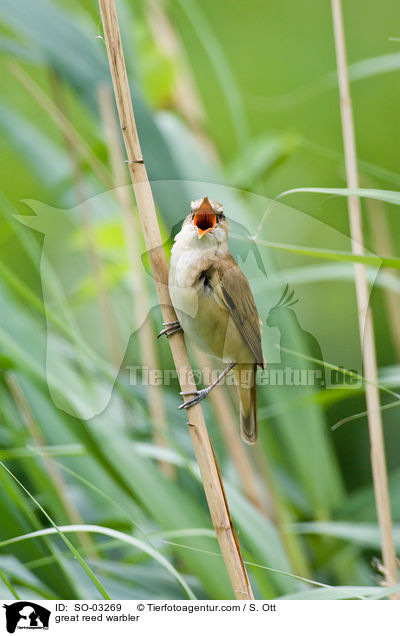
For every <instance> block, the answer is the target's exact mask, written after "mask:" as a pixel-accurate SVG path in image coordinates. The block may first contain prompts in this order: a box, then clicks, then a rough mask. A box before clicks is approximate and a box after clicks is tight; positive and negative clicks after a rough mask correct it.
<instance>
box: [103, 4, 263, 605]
mask: <svg viewBox="0 0 400 636" xmlns="http://www.w3.org/2000/svg"><path fill="white" fill-rule="evenodd" d="M99 5H100V12H101V18H102V23H103V30H104V39H105V42H106V47H107V54H108V61H109V65H110V71H111V76H112V80H113V86H114V93H115V99H116V103H117V107H118V114H119V119H120V124H121V129H122V134H123V137H124V142H125V147H126V152H127V156H128V166H129V172H130V176H131V180H132V185H133V189H134V191H135V197H136V202H137V206H138V210H139V216H140V220H141V223H142V227H143V233H144V238H145V242H146V247H147V250H148V251H149V255H150V262H151V267H152V270H153V275H154V281H155V284H156V289H157V294H158V298H159V302H160V305H161V308H162V313H163V317H164V320H165V321H166V322H168V321H172V320H176V314H175V311H174V309H173V307H172V305H171V300H170V297H169V292H168V266H167V260H166V257H165V252H164V250H163V247H162V240H161V235H160V228H159V226H158V221H157V215H156V210H155V205H154V200H153V195H152V191H151V187H150V183H149V180H148V176H147V171H146V167H145V164H144V161H143V156H142V151H141V148H140V142H139V138H138V133H137V129H136V124H135V119H134V113H133V107H132V101H131V97H130V91H129V84H128V78H127V73H126V66H125V60H124V55H123V51H122V43H121V37H120V31H119V25H118V18H117V14H116V9H115V3H114V0H99ZM169 342H170V346H171V351H172V355H173V358H174V362H175V366H176V369H177V372H178V377H179V382H180V385H181V388H182V390H183V391H190V378H191V375H192V374H193V372H192V369H191V367H190V362H189V357H188V354H187V351H186V347H185V341H184V339H183V336H182V334H181V333H176V334H174V335H173V336H172V337H171V338H170V340H169ZM188 419H189V430H190V434H191V437H192V442H193V446H194V450H195V454H196V457H197V461H198V464H199V468H200V473H201V478H202V481H203V486H204V490H205V494H206V497H207V502H208V506H209V509H210V514H211V518H212V521H213V524H214V528H215V532H216V535H217V539H218V542H219V545H220V548H221V553H222V556H223V559H224V562H225V566H226V569H227V572H228V575H229V578H230V581H231V584H232V587H233V591H234V594H235V597H236V598H238V599H251V598H253V593H252V590H251V586H250V582H249V578H248V575H247V572H246V568H245V566H244V563H243V559H242V555H241V553H240V548H239V542H238V539H237V537H236V534H235V531H234V528H233V525H232V520H231V517H230V513H229V509H228V505H227V501H226V496H225V491H224V487H223V483H222V480H221V476H220V473H219V469H218V465H217V462H216V459H215V456H214V453H213V449H212V446H211V442H210V438H209V435H208V432H207V427H206V423H205V421H204V417H203V411H202V408H201V405H200V404H197V405H195V406H193V407H192V408H190V409H189V411H188Z"/></svg>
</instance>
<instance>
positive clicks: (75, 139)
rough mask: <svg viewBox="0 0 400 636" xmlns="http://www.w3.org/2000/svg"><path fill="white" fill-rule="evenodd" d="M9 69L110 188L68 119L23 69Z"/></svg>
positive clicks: (101, 168)
mask: <svg viewBox="0 0 400 636" xmlns="http://www.w3.org/2000/svg"><path fill="white" fill-rule="evenodd" d="M9 68H10V71H11V72H12V74H13V75H14V77H15V78H16V79H17V80H18V81H19V82H20V83H21V84H22V86H24V87H25V88H26V89H27V91H29V93H30V94H31V95H32V97H33V98H34V99H35V100H36V101H37V103H38V104H40V106H41V107H42V108H43V109H44V110H45V111H46V113H48V115H49V117H50V118H51V119H52V121H53V122H54V123H55V124H56V125H57V126H58V127H59V128H60V129H61V130H62V132H63V134H64V135H65V136H66V137H67V139H68V140H69V142H70V144H71V146H72V147H73V148H75V150H76V151H77V153H78V154H79V155H80V156H81V157H82V158H83V159H85V160H86V161H87V162H88V164H90V166H91V168H92V170H93V172H94V174H95V175H96V176H97V178H98V179H99V180H100V181H101V182H102V183H104V184H106V186H107V187H108V188H112V180H111V176H110V174H109V173H108V171H107V170H105V168H104V166H103V164H102V162H101V161H100V159H98V157H97V156H96V154H95V153H94V152H93V150H92V149H91V147H90V146H89V144H88V143H87V142H86V141H85V140H84V139H83V138H82V137H81V135H80V134H79V132H78V131H77V130H76V129H75V128H74V127H73V126H72V124H71V122H70V121H68V118H67V117H66V116H65V115H64V113H62V112H61V111H60V109H59V108H57V106H56V105H55V104H54V102H53V101H52V100H51V99H50V98H49V97H48V95H46V93H45V92H44V91H43V90H42V89H41V88H40V86H39V85H38V84H37V83H36V82H35V81H34V80H33V79H32V78H31V77H30V76H29V75H28V73H26V72H25V71H24V70H23V68H22V67H21V66H20V65H19V64H17V63H16V62H14V61H11V62H9Z"/></svg>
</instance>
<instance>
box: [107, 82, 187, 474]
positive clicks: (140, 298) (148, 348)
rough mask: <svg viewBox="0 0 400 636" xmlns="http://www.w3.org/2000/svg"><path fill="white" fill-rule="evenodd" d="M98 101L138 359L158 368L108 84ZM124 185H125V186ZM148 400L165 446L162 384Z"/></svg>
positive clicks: (166, 466) (169, 467) (151, 389)
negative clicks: (125, 259) (119, 216)
mask: <svg viewBox="0 0 400 636" xmlns="http://www.w3.org/2000/svg"><path fill="white" fill-rule="evenodd" d="M98 96H99V105H100V113H101V118H102V121H103V126H104V130H105V134H106V141H107V147H108V151H109V155H110V160H111V172H112V175H113V179H114V182H115V187H116V190H115V191H114V192H115V196H116V198H117V200H118V202H119V205H120V207H121V210H122V215H123V223H124V228H125V232H124V234H125V243H126V247H127V252H128V259H129V265H130V274H131V282H132V297H133V298H134V299H135V300H134V303H133V311H134V314H135V324H136V325H138V326H139V329H138V333H137V335H138V340H139V349H140V357H141V360H142V361H143V362H144V363H145V364H146V365H147V366H148V368H149V369H158V368H159V362H158V356H157V352H156V346H155V341H154V333H153V329H152V323H151V319H150V314H149V312H150V309H151V304H150V300H149V292H148V289H147V285H146V281H145V279H144V270H143V266H142V262H141V259H140V243H139V240H138V239H139V237H140V234H141V232H140V228H139V226H138V223H137V220H136V214H135V210H134V206H133V205H132V203H133V201H132V191H131V190H130V188H129V189H128V186H127V185H125V181H126V178H127V173H126V167H125V163H124V161H125V160H124V154H123V149H122V146H121V143H120V132H119V127H118V123H117V120H116V117H115V114H114V100H113V95H112V91H111V88H110V86H109V85H108V84H102V85H100V87H99V92H98ZM124 186H125V187H124ZM147 389H148V390H147V401H148V404H149V410H150V418H151V421H152V423H153V426H154V442H155V444H157V445H159V446H164V447H166V446H168V441H167V438H166V435H165V434H166V431H167V430H168V426H167V418H166V413H165V408H164V400H163V396H162V387H161V386H160V385H158V384H157V385H154V384H152V383H150V384H149V386H148V387H147ZM159 466H160V470H161V471H162V472H163V473H164V475H165V476H166V477H169V478H172V477H174V475H175V470H174V466H173V464H171V463H170V462H165V461H160V462H159Z"/></svg>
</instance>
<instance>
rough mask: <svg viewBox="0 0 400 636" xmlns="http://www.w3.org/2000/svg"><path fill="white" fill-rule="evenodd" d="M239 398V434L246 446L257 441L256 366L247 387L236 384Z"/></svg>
mask: <svg viewBox="0 0 400 636" xmlns="http://www.w3.org/2000/svg"><path fill="white" fill-rule="evenodd" d="M238 392H239V398H240V434H241V436H242V439H243V441H244V442H246V444H255V442H256V441H257V433H258V422H257V385H256V366H254V368H253V370H252V372H251V374H250V378H249V383H248V384H247V386H243V385H242V384H238Z"/></svg>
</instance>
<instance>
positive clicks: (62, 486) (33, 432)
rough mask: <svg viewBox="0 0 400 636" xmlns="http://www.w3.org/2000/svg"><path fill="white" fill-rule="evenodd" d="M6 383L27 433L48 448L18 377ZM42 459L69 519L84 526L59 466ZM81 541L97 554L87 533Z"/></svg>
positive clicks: (8, 377)
mask: <svg viewBox="0 0 400 636" xmlns="http://www.w3.org/2000/svg"><path fill="white" fill-rule="evenodd" d="M6 382H7V385H8V388H9V390H10V394H11V397H12V398H13V400H14V402H15V405H16V407H17V409H18V411H19V413H20V415H21V418H22V421H23V422H24V424H25V426H26V428H27V431H28V432H29V434H30V436H31V437H32V439H33V441H34V443H35V446H36V447H37V450H38V451H40V449H41V448H42V447H44V446H46V441H45V439H44V437H43V435H42V431H41V430H40V428H39V426H38V424H37V422H36V420H35V417H34V415H33V413H32V411H31V408H30V406H29V404H28V401H27V399H26V397H25V394H24V392H23V390H22V388H21V385H20V383H19V382H18V379H17V377H16V375H15V374H14V373H11V372H9V373H7V375H6ZM40 459H41V461H42V463H43V465H44V467H45V470H46V472H47V474H48V476H49V479H50V482H51V484H52V485H53V486H54V488H55V490H56V491H57V494H58V498H59V500H60V502H61V505H62V507H63V508H64V510H65V514H66V515H67V519H68V520H69V521H70V523H72V524H74V525H75V524H76V525H81V524H83V519H82V517H81V515H80V512H79V510H78V509H77V507H76V506H75V504H74V502H73V500H72V499H71V498H70V497H69V496H68V491H67V486H66V483H65V481H64V478H63V476H62V474H61V471H60V470H59V468H58V467H57V465H56V464H55V463H54V462H53V461H52V460H51V459H50V458H49V457H47V456H46V455H45V454H44V453H43V454H41V455H40ZM79 539H80V541H81V544H82V547H83V548H85V549H86V550H90V551H91V552H92V554H93V553H95V554H96V549H95V546H94V543H93V540H92V538H91V536H90V535H89V534H87V533H86V532H81V533H79Z"/></svg>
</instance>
